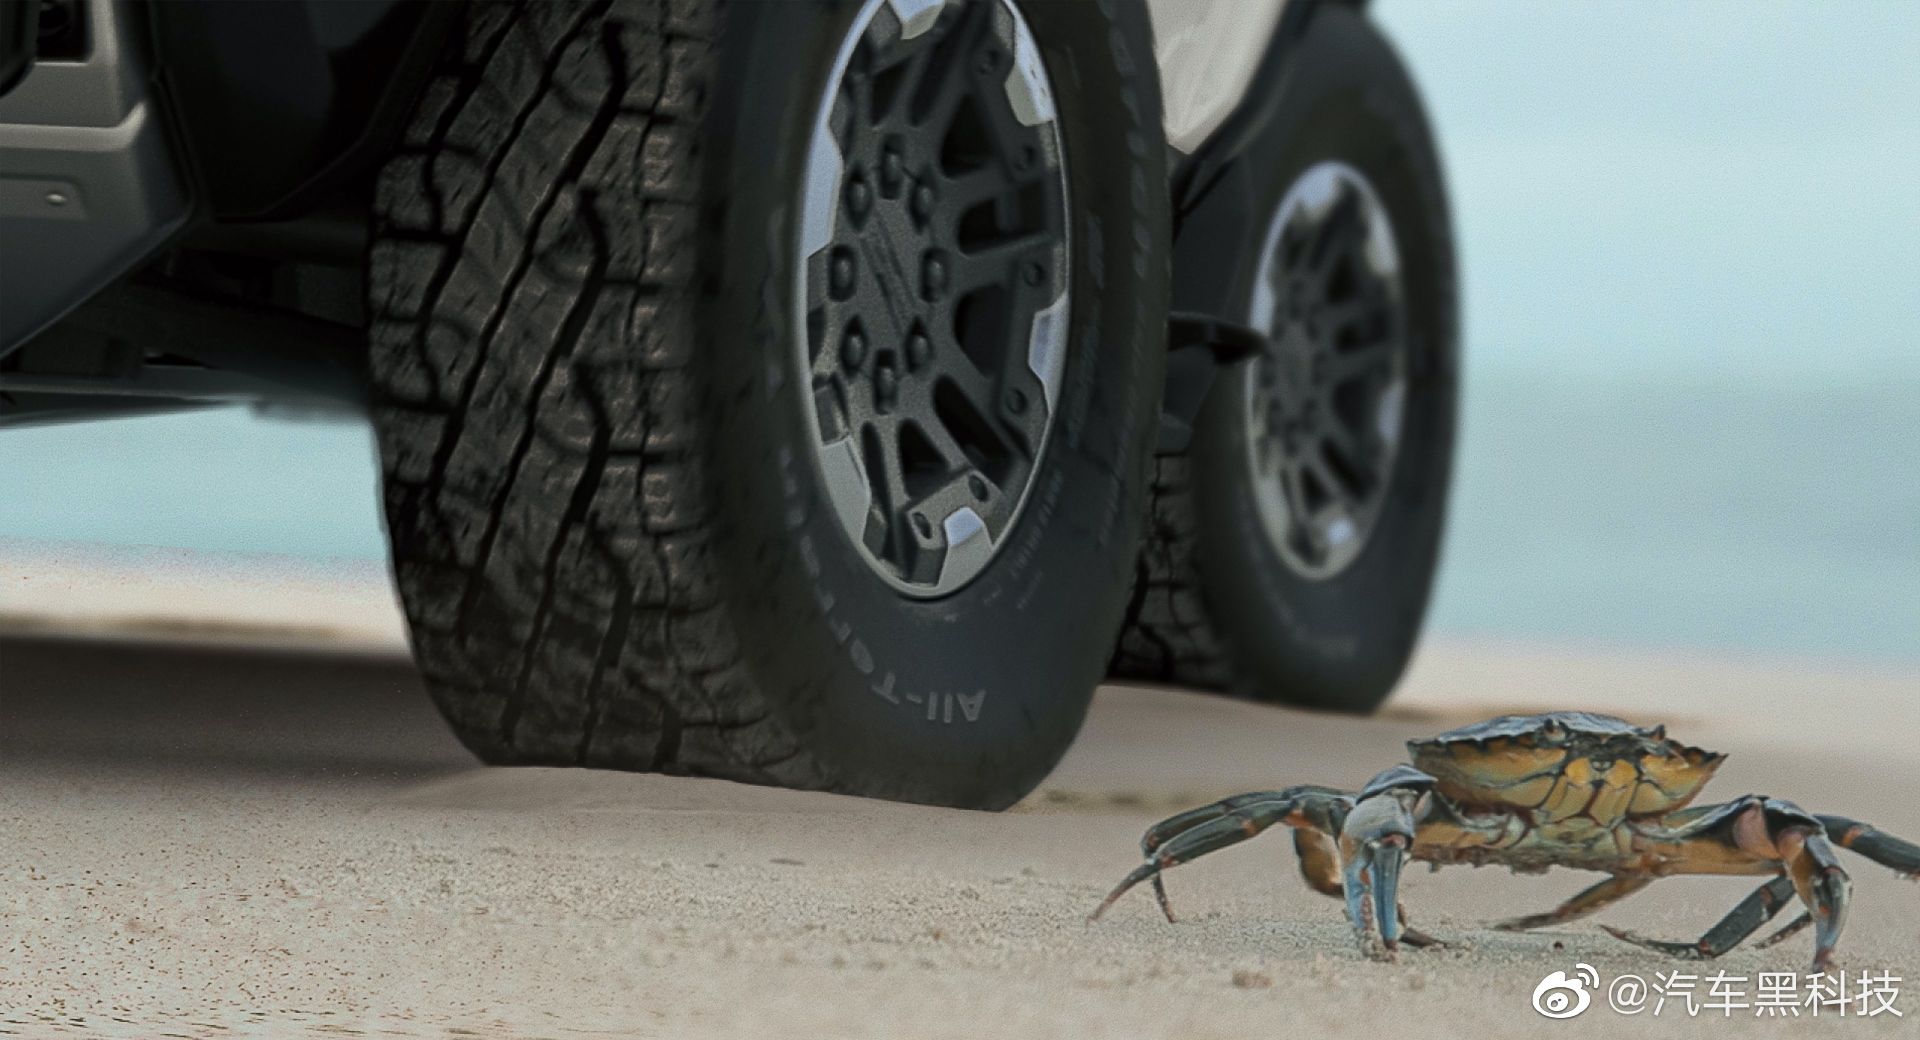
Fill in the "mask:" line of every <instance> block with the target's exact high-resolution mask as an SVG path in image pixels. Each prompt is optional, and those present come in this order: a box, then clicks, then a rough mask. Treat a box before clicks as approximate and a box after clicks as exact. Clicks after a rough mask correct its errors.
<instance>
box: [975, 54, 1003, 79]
mask: <svg viewBox="0 0 1920 1040" xmlns="http://www.w3.org/2000/svg"><path fill="white" fill-rule="evenodd" d="M973 67H974V68H976V69H978V70H980V74H981V75H982V76H988V75H992V74H993V70H994V69H997V68H999V67H1000V52H999V51H997V50H994V49H993V48H991V47H989V48H987V49H986V50H983V51H981V52H980V59H979V60H978V61H976V62H975V63H974V66H973Z"/></svg>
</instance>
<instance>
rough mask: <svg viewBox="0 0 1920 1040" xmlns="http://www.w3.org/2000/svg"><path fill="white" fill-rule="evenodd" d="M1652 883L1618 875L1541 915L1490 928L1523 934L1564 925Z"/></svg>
mask: <svg viewBox="0 0 1920 1040" xmlns="http://www.w3.org/2000/svg"><path fill="white" fill-rule="evenodd" d="M1652 883H1653V878H1652V877H1649V876H1647V875H1628V874H1621V875H1618V876H1615V877H1610V878H1608V879H1606V880H1605V881H1602V882H1600V883H1599V884H1597V885H1592V886H1590V887H1588V888H1584V889H1581V890H1580V891H1579V892H1578V893H1576V894H1575V895H1574V896H1573V898H1571V899H1569V900H1567V901H1566V902H1564V903H1561V904H1560V905H1559V906H1556V907H1554V908H1553V909H1551V910H1548V911H1547V912H1546V913H1543V914H1528V915H1526V916H1525V917H1511V918H1508V919H1507V920H1505V921H1499V922H1496V923H1495V924H1494V926H1493V927H1495V928H1497V929H1499V930H1500V931H1503V932H1525V931H1530V930H1532V929H1534V928H1545V927H1546V926H1548V925H1551V924H1565V923H1567V922H1568V921H1578V920H1579V919H1581V918H1582V917H1586V916H1587V915H1589V914H1592V913H1596V912H1598V911H1600V910H1602V909H1604V908H1606V907H1609V906H1612V905H1613V904H1615V903H1617V902H1619V901H1620V900H1622V899H1625V898H1627V897H1628V896H1630V895H1632V894H1634V893H1635V892H1638V891H1640V890H1641V889H1643V888H1645V887H1647V886H1648V885H1649V884H1652Z"/></svg>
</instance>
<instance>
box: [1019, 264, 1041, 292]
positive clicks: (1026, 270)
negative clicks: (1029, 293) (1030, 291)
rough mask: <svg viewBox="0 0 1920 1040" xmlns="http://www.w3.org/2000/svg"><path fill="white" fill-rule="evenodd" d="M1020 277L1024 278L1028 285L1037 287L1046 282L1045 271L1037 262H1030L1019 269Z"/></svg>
mask: <svg viewBox="0 0 1920 1040" xmlns="http://www.w3.org/2000/svg"><path fill="white" fill-rule="evenodd" d="M1020 277H1022V278H1024V279H1025V280H1026V283H1027V284H1028V285H1034V286H1037V285H1039V284H1040V283H1041V282H1044V281H1046V280H1047V269H1046V268H1044V267H1042V266H1040V264H1039V262H1038V261H1033V260H1030V261H1028V262H1027V264H1026V266H1025V267H1022V268H1021V269H1020Z"/></svg>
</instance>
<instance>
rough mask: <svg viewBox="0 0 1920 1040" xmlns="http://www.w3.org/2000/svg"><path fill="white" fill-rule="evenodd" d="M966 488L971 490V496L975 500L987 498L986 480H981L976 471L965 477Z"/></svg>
mask: <svg viewBox="0 0 1920 1040" xmlns="http://www.w3.org/2000/svg"><path fill="white" fill-rule="evenodd" d="M967 490H969V491H971V492H973V497H974V498H975V499H976V500H978V501H981V502H985V501H986V500H987V482H986V481H984V480H981V479H980V475H979V474H978V473H976V474H974V475H973V476H971V477H968V478H967Z"/></svg>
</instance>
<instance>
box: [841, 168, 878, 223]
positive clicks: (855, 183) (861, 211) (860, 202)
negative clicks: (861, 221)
mask: <svg viewBox="0 0 1920 1040" xmlns="http://www.w3.org/2000/svg"><path fill="white" fill-rule="evenodd" d="M872 205H873V189H872V188H869V187H867V182H866V179H865V178H862V177H855V178H854V179H853V180H851V181H849V182H848V183H847V208H848V209H851V210H852V211H853V215H854V216H856V217H864V216H866V215H867V210H868V208H870V207H871V206H872Z"/></svg>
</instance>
